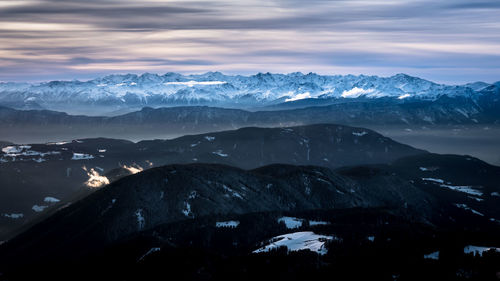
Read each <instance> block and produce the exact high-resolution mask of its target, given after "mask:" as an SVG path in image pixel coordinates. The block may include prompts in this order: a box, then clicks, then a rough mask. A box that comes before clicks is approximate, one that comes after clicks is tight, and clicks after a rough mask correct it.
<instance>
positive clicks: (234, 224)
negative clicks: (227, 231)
mask: <svg viewBox="0 0 500 281" xmlns="http://www.w3.org/2000/svg"><path fill="white" fill-rule="evenodd" d="M238 225H240V222H239V221H218V222H216V223H215V227H219V228H220V227H229V228H236V227H238Z"/></svg>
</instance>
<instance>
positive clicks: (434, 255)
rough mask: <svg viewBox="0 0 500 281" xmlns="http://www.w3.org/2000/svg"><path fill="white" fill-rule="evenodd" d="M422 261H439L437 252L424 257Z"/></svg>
mask: <svg viewBox="0 0 500 281" xmlns="http://www.w3.org/2000/svg"><path fill="white" fill-rule="evenodd" d="M424 259H430V260H439V251H435V252H432V253H430V254H427V255H424Z"/></svg>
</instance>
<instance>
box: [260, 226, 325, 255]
mask: <svg viewBox="0 0 500 281" xmlns="http://www.w3.org/2000/svg"><path fill="white" fill-rule="evenodd" d="M334 239H335V238H334V237H333V236H326V235H318V234H315V233H314V232H311V231H304V232H294V233H288V234H284V235H280V236H276V237H274V238H272V239H271V240H269V242H268V243H269V244H267V245H266V246H263V247H261V248H259V249H257V250H255V251H253V253H262V252H269V251H271V250H273V249H277V248H280V247H286V248H287V249H288V251H292V252H293V251H301V250H309V251H312V252H316V253H318V254H320V255H324V254H326V253H327V252H328V250H327V249H326V248H325V243H326V242H327V241H330V240H334Z"/></svg>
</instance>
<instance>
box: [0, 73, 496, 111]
mask: <svg viewBox="0 0 500 281" xmlns="http://www.w3.org/2000/svg"><path fill="white" fill-rule="evenodd" d="M492 86H493V87H496V86H494V85H490V84H487V83H484V82H476V83H470V84H466V85H462V86H450V85H443V84H437V83H433V82H431V81H427V80H424V79H420V78H417V77H412V76H409V75H406V74H398V75H395V76H391V77H378V76H365V75H359V76H355V75H345V76H342V75H335V76H326V75H318V74H315V73H309V74H302V73H298V72H296V73H290V74H271V73H258V74H256V75H251V76H241V75H236V76H231V75H224V74H222V73H220V72H208V73H205V74H200V75H182V74H179V73H166V74H164V75H157V74H150V73H144V74H142V75H135V74H126V75H109V76H105V77H102V78H97V79H94V80H90V81H85V82H82V81H51V82H44V83H39V84H28V83H0V104H1V105H5V106H9V107H13V108H19V109H25V108H34V109H39V108H45V109H52V110H63V111H66V112H71V113H78V112H83V113H89V112H92V111H95V112H96V113H100V114H102V113H107V112H110V111H114V110H123V109H136V108H141V107H144V106H152V107H160V106H178V105H212V106H224V107H234V108H250V107H264V106H270V105H276V104H283V103H288V104H290V103H294V102H296V101H299V100H300V101H302V102H303V101H304V100H310V101H314V102H315V103H316V104H318V103H319V104H326V103H328V102H331V101H332V100H344V99H350V100H352V99H358V98H372V99H377V98H390V99H394V100H400V101H402V100H412V99H425V100H436V99H438V98H440V97H442V96H449V97H465V98H472V99H475V98H476V96H478V95H477V93H478V92H481V91H484V90H485V89H488V88H489V87H492Z"/></svg>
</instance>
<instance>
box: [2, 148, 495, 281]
mask: <svg viewBox="0 0 500 281" xmlns="http://www.w3.org/2000/svg"><path fill="white" fill-rule="evenodd" d="M415 157H416V158H415ZM420 157H422V158H420ZM447 158H449V157H448V156H439V155H435V156H434V157H433V155H432V154H429V155H425V156H412V157H410V158H406V159H403V160H400V161H396V162H395V163H394V164H392V165H376V166H371V165H370V166H358V167H350V168H342V169H340V170H338V171H337V172H333V171H331V170H330V169H328V168H320V167H312V166H309V167H297V166H288V165H272V166H266V167H261V168H258V169H255V170H250V171H245V170H241V169H238V168H234V167H229V166H224V165H214V164H190V165H169V166H164V167H158V168H153V169H150V170H147V171H144V172H141V173H138V174H135V175H131V176H128V177H124V178H122V179H120V180H117V181H115V182H114V183H112V184H110V185H108V186H106V187H104V188H102V189H100V190H98V191H96V192H94V193H93V194H91V195H89V196H88V197H87V198H85V199H83V200H81V201H79V202H76V203H74V204H71V205H69V206H66V207H64V208H62V209H60V210H59V211H58V212H57V213H55V214H54V215H53V216H51V217H50V218H48V219H47V220H45V221H43V222H41V223H39V224H37V225H36V226H34V227H33V228H31V229H30V230H28V231H26V232H25V233H23V234H21V235H19V236H18V237H16V238H14V239H12V240H11V241H9V242H7V243H5V244H4V245H2V246H1V247H0V265H1V266H0V272H3V273H4V276H5V278H7V279H8V280H16V279H22V278H26V277H28V276H29V277H33V276H38V277H39V278H43V277H45V276H50V277H51V278H55V279H64V278H68V277H69V276H71V275H69V274H72V273H73V272H80V271H84V273H83V275H81V278H95V277H96V276H106V277H107V278H110V279H122V280H123V279H125V280H127V279H142V278H146V276H149V278H152V277H153V276H158V275H157V274H160V276H162V275H161V274H167V275H168V276H175V277H176V278H177V277H179V278H180V279H184V278H185V279H192V278H193V276H196V278H195V279H198V278H200V279H208V280H212V279H219V278H222V279H230V278H234V276H232V275H226V276H222V277H221V276H219V275H218V274H222V273H223V272H231V271H232V270H234V274H237V276H240V274H244V272H248V271H249V272H250V273H251V274H255V273H256V272H254V270H255V269H252V268H248V266H250V265H252V264H253V263H254V262H257V264H259V263H260V261H259V260H260V259H261V258H263V259H264V260H263V261H262V262H263V263H264V264H265V263H268V264H269V263H270V264H271V265H274V266H279V267H281V266H282V265H280V264H282V262H290V265H289V266H285V268H287V271H289V270H292V272H293V271H295V270H298V272H301V274H306V273H308V274H314V276H316V277H315V278H319V277H325V276H323V275H322V273H321V271H319V272H318V271H317V270H318V267H319V268H323V270H332V269H333V268H331V267H330V266H329V264H330V263H333V264H337V265H338V264H339V263H340V264H342V262H340V261H339V260H338V258H340V257H343V259H346V260H345V261H344V262H345V264H344V265H345V266H347V267H348V268H355V267H357V266H362V267H365V266H367V262H368V261H363V260H362V259H361V260H359V258H362V257H363V256H366V255H368V256H370V255H372V254H374V253H376V252H378V253H379V254H378V257H379V258H380V259H381V260H380V263H382V265H381V267H380V268H379V269H376V271H374V272H373V274H375V276H376V278H377V279H379V278H382V277H383V276H384V274H388V273H390V272H391V270H395V269H396V268H399V269H396V270H398V271H397V272H396V273H398V274H399V275H402V276H404V277H405V279H407V280H413V279H412V278H413V277H412V276H420V274H424V273H427V274H428V273H433V274H435V272H437V273H439V274H445V275H446V274H447V273H446V272H448V271H450V270H455V269H456V270H458V269H459V267H460V266H461V265H460V264H456V263H457V258H458V257H460V259H465V258H467V256H464V252H463V246H464V245H467V244H464V243H480V244H479V245H483V244H481V243H487V245H484V246H495V245H497V244H496V243H499V242H500V240H498V234H499V233H500V228H499V225H498V222H496V221H492V220H490V217H493V216H496V217H498V215H499V214H500V212H498V210H495V209H491V208H489V207H488V205H489V204H490V203H488V202H490V201H491V202H496V203H497V204H498V202H499V200H498V198H495V196H491V193H492V192H498V191H500V187H498V186H491V185H487V183H488V182H490V181H491V179H492V178H493V177H494V176H498V172H499V171H498V168H497V169H492V168H491V167H487V166H484V167H483V168H484V169H483V172H482V173H483V174H484V175H485V177H484V178H485V181H484V182H482V183H483V184H484V185H485V186H481V187H479V186H474V187H470V188H469V190H468V192H469V193H465V194H464V196H463V197H461V196H457V195H459V194H460V193H464V191H463V190H462V191H460V190H456V189H452V188H449V187H447V186H452V184H453V183H451V182H448V180H450V181H451V180H453V181H455V182H456V183H457V184H462V182H461V180H465V179H464V178H462V179H460V178H454V179H451V178H450V175H448V176H447V177H446V178H445V176H446V175H447V171H449V170H450V169H455V168H456V167H457V166H458V167H462V168H464V169H468V168H470V167H477V166H474V165H484V164H483V163H480V162H479V163H478V162H477V160H475V159H471V160H467V159H460V158H456V159H451V160H454V161H453V162H454V163H457V164H456V165H455V166H453V165H452V166H449V167H446V163H447V162H448V161H449V160H450V159H447ZM415 160H416V161H419V164H425V165H424V166H422V167H418V168H417V169H415V167H414V166H409V165H410V164H409V163H412V162H415ZM464 161H469V162H471V163H472V164H466V163H467V162H464ZM474 162H476V163H475V164H474ZM429 164H430V165H433V166H432V167H437V169H434V168H432V171H431V170H429V171H427V170H425V169H431V167H429V166H427V165H429ZM436 164H437V165H436ZM434 165H436V166H434ZM468 165H470V166H468ZM420 168H423V169H420ZM407 169H408V170H409V172H406V173H405V172H403V171H405V170H407ZM440 170H441V171H443V172H442V173H441V172H436V171H440ZM398 171H401V172H398ZM463 171H464V172H465V171H466V170H463ZM425 172H430V173H432V174H431V175H432V176H435V177H436V179H435V180H431V181H429V180H426V179H424V178H422V177H421V175H423V174H420V173H425ZM438 176H439V177H441V178H444V179H445V180H444V184H445V185H447V186H440V182H439V181H436V180H437V177H438ZM478 180H481V179H478ZM426 182H428V183H426ZM427 184H431V185H433V186H430V189H431V190H429V189H428V188H427V187H425V185H427ZM440 189H442V190H443V192H446V191H449V192H450V193H439V191H437V192H436V190H440ZM471 190H476V191H477V190H481V191H482V192H484V193H483V194H481V195H479V194H477V193H473V192H471ZM486 192H488V194H486ZM468 197H474V198H477V199H480V201H477V200H476V199H473V198H470V199H468ZM457 200H458V201H457ZM460 200H466V201H460ZM494 200H496V201H494ZM472 201H477V202H479V203H481V204H484V206H483V207H482V208H481V209H477V210H476V207H475V206H470V207H469V206H467V208H464V207H463V206H464V205H465V203H467V204H469V203H470V202H472ZM464 202H465V203H464ZM479 203H478V204H479ZM473 208H474V209H473ZM478 210H479V211H481V212H482V213H480V214H478V213H479V211H478ZM285 214H286V215H288V216H284V215H285ZM299 231H302V232H299ZM314 233H320V234H321V235H319V236H318V235H316V234H314ZM279 235H285V236H286V237H288V238H286V240H284V241H290V243H292V244H286V243H285V244H284V245H283V246H286V247H291V248H288V249H289V250H290V249H292V251H293V249H294V248H293V247H303V248H304V250H305V252H301V254H299V255H298V256H297V255H295V256H294V255H292V256H288V254H286V251H284V252H283V251H281V252H280V251H278V252H273V251H271V253H269V254H266V252H267V251H268V250H265V249H266V247H267V246H266V245H268V243H271V244H269V245H274V244H273V243H278V242H279V241H282V240H280V239H281V238H279V237H280V236H279ZM304 235H305V237H306V238H305V239H306V241H304V242H300V241H301V240H295V239H299V237H304ZM450 235H451V236H450ZM272 237H275V238H274V239H272V240H271V241H267V240H268V239H270V238H272ZM451 237H455V238H454V239H450V238H451ZM495 237H497V238H496V239H495ZM273 241H274V242H273ZM440 241H448V242H445V243H443V242H440ZM301 243H305V244H301ZM370 243H374V244H370ZM491 244H493V245H491ZM277 245H279V243H278V244H277ZM287 245H288V246H287ZM292 245H295V246H292ZM314 245H316V246H314ZM356 245H357V246H356ZM473 245H476V244H473ZM268 247H273V246H268ZM276 247H278V246H276ZM401 247H402V248H401ZM460 247H462V248H460ZM397 249H399V250H397ZM311 251H312V252H317V253H319V254H320V255H325V254H328V255H327V256H326V257H325V259H326V260H323V258H321V260H318V258H320V257H318V256H317V255H316V254H313V253H310V252H311ZM343 251H350V253H349V254H347V253H346V252H343ZM386 251H387V252H386ZM434 251H443V253H444V254H443V256H442V258H443V260H445V261H446V262H451V263H452V266H451V267H450V266H447V267H444V268H443V269H440V270H436V269H435V268H434V266H435V265H436V264H434V263H431V262H429V261H428V262H426V261H425V259H424V255H426V254H429V253H432V252H434ZM454 251H455V252H454ZM456 251H462V253H461V254H457V252H456ZM252 252H254V253H260V252H262V253H263V254H259V255H256V256H255V255H254V254H252ZM370 253H371V254H370ZM389 253H390V254H389ZM451 253H455V255H456V257H455V258H453V259H452V258H448V256H447V255H449V254H451ZM276 254H278V256H279V259H273V258H272V257H273V256H275V255H276ZM391 255H393V256H391ZM438 255H439V254H438ZM294 257H295V258H294ZM336 257H337V258H336ZM234 258H236V260H234V263H233V264H232V265H231V263H230V262H229V260H231V259H234ZM355 259H358V261H359V262H361V263H354V260H355ZM398 259H403V260H404V262H403V260H400V261H398ZM494 259H497V260H498V256H491V258H490V260H491V261H493V260H494ZM252 260H253V261H252ZM266 260H267V262H265V261H266ZM280 260H281V261H280ZM104 261H107V262H104ZM382 261H383V262H386V263H387V264H386V265H383V262H382ZM410 261H411V263H412V264H415V263H418V264H421V265H422V271H421V272H420V273H419V274H417V275H411V271H406V266H403V267H401V264H402V262H403V264H404V263H406V262H410ZM479 261H480V260H479ZM165 263H166V264H167V265H165ZM170 263H172V264H175V265H177V266H178V267H173V266H171V265H172V264H170ZM304 263H305V264H309V263H311V264H310V265H311V267H309V266H306V267H302V269H298V268H296V269H292V268H294V265H295V266H297V265H299V264H304ZM372 263H375V264H379V261H372ZM162 264H163V265H162ZM388 264H393V265H394V267H392V266H390V265H388ZM124 265H127V266H126V267H124ZM223 265H224V266H223ZM314 265H315V266H314ZM396 265H398V266H396ZM82 266H84V267H85V270H83V269H81V268H82ZM165 266H166V267H167V268H169V269H170V270H169V271H168V272H167V273H165V272H164V273H161V272H162V270H161V269H162V268H165ZM78 268H80V269H78ZM223 268H226V269H223ZM367 268H372V267H367ZM375 268H376V267H375ZM261 269H262V268H261ZM346 269H347V268H346ZM336 270H339V269H336ZM477 270H478V269H476V271H477ZM488 270H490V269H488ZM278 271H280V270H279V269H278V268H273V266H271V267H265V268H264V272H262V271H261V273H264V274H277V273H278ZM342 272H343V271H342V270H340V271H337V273H336V274H341V275H342V274H346V273H347V272H343V273H342ZM473 272H474V271H473ZM478 272H479V273H480V274H487V273H488V272H486V271H484V269H483V270H479V271H478ZM129 273H133V274H132V275H130V274H129ZM135 274H138V275H135ZM318 274H319V275H318ZM351 274H354V275H355V276H358V275H359V274H360V273H352V272H351ZM379 274H382V275H380V276H379ZM413 274H415V273H413ZM183 276H184V277H183ZM187 276H191V277H187ZM217 276H219V278H217ZM284 276H288V277H287V278H286V279H294V280H295V279H300V278H299V277H300V276H294V275H293V274H292V275H288V274H285V275H284ZM486 276H487V275H486ZM430 277H432V275H431V276H427V278H430ZM75 278H78V276H76V277H75ZM455 278H458V279H460V278H459V277H457V276H455ZM455 278H454V279H455ZM382 279H383V278H382Z"/></svg>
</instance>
